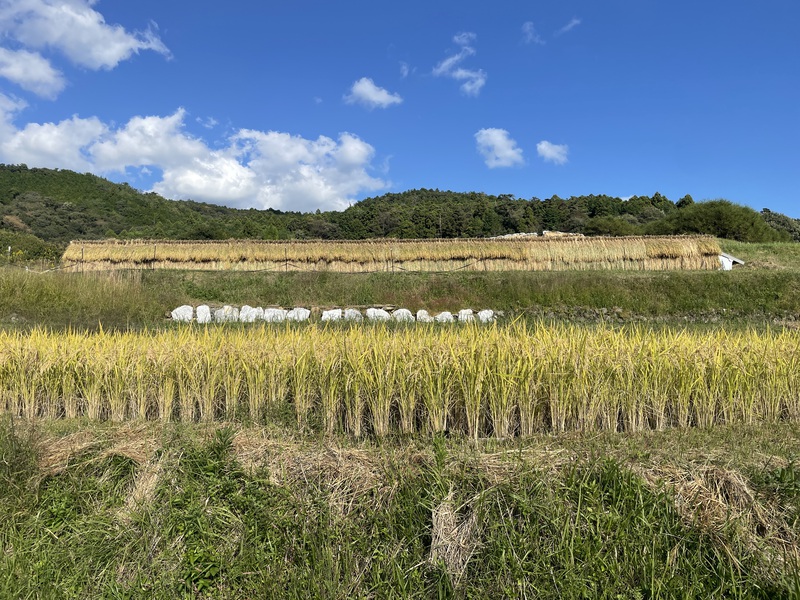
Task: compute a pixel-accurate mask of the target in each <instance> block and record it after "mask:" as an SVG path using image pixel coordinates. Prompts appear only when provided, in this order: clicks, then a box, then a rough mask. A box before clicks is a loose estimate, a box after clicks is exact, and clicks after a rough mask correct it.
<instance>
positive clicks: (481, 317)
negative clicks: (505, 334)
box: [478, 308, 494, 323]
mask: <svg viewBox="0 0 800 600" xmlns="http://www.w3.org/2000/svg"><path fill="white" fill-rule="evenodd" d="M478 321H480V322H481V323H491V322H492V321H494V311H493V310H489V309H488V308H487V309H485V310H481V311H478Z"/></svg>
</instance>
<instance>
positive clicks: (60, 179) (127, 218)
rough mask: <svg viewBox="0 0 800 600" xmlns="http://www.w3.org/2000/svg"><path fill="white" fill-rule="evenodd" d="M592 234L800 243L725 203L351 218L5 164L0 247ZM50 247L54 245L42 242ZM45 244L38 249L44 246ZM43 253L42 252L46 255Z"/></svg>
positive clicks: (579, 203) (443, 209) (425, 195)
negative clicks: (206, 199)
mask: <svg viewBox="0 0 800 600" xmlns="http://www.w3.org/2000/svg"><path fill="white" fill-rule="evenodd" d="M543 229H547V230H553V231H570V232H580V233H585V234H587V235H602V234H605V235H632V234H675V233H697V232H700V233H709V234H712V235H717V236H719V237H726V238H731V239H737V240H741V241H772V240H789V239H794V240H796V241H800V221H798V220H796V219H791V218H789V217H787V216H785V215H781V214H779V213H775V212H771V211H769V210H767V209H765V210H763V211H762V212H761V213H757V212H755V211H754V210H752V209H750V208H746V207H743V206H738V205H735V204H731V203H729V202H726V201H724V200H719V201H712V202H699V203H695V202H694V201H693V200H692V198H691V196H685V197H683V198H681V199H679V200H677V201H672V200H670V199H668V198H666V197H664V196H662V195H661V194H659V193H655V194H654V195H653V196H634V197H632V198H629V199H627V200H621V199H620V198H615V197H610V196H603V195H601V196H594V195H592V196H579V197H572V198H568V199H562V198H559V197H558V196H553V197H552V198H547V199H544V200H540V199H538V198H532V199H529V200H525V199H517V198H514V197H513V196H510V195H500V196H491V195H487V194H483V193H477V192H470V193H459V192H450V191H439V190H428V189H420V190H411V191H407V192H403V193H399V194H385V195H383V196H380V197H376V198H367V199H365V200H362V201H360V202H357V203H355V204H353V205H352V206H351V207H349V208H348V209H346V210H344V211H341V212H317V213H298V212H281V211H276V210H272V209H268V210H255V209H248V210H240V209H233V208H227V207H223V206H218V205H214V204H205V203H201V202H191V201H173V200H166V199H164V198H162V197H161V196H159V195H158V194H155V193H142V192H139V191H138V190H135V189H134V188H132V187H130V186H129V185H127V184H116V183H112V182H110V181H108V180H106V179H103V178H101V177H97V176H95V175H91V174H88V173H87V174H79V173H74V172H72V171H65V170H57V169H56V170H53V169H35V168H31V169H29V168H27V167H26V166H24V165H0V244H2V247H3V248H5V246H6V245H12V246H14V247H15V248H23V249H24V250H23V251H24V252H25V253H27V254H28V255H29V256H34V255H37V254H41V253H42V252H43V250H42V248H45V247H48V248H50V249H51V253H52V252H54V251H55V250H56V249H58V248H60V247H63V246H64V245H65V244H66V243H67V242H68V241H69V240H72V239H99V238H107V237H120V238H172V239H228V238H260V239H293V238H294V239H305V238H323V239H363V238H374V237H404V238H430V237H485V236H494V235H502V234H507V233H517V232H522V231H542V230H543ZM42 243H44V245H42ZM37 244H38V246H37ZM37 248H38V249H37Z"/></svg>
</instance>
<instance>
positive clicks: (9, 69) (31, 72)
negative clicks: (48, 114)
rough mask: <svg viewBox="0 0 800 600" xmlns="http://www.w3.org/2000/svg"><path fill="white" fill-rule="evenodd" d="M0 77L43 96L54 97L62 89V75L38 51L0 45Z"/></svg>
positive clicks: (63, 84)
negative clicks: (12, 48)
mask: <svg viewBox="0 0 800 600" xmlns="http://www.w3.org/2000/svg"><path fill="white" fill-rule="evenodd" d="M0 77H5V78H6V79H8V80H9V81H12V82H14V83H16V84H17V85H18V86H20V87H21V88H22V89H24V90H28V91H29V92H33V93H34V94H36V95H37V96H42V97H44V98H55V97H56V96H57V95H58V94H59V92H61V90H63V89H64V86H65V85H66V82H65V80H64V76H63V75H62V74H61V73H60V72H59V71H58V70H56V69H54V68H53V66H52V65H51V64H50V61H48V60H47V59H46V58H44V57H43V56H42V55H41V54H39V53H38V52H29V51H28V50H8V49H7V48H2V47H0Z"/></svg>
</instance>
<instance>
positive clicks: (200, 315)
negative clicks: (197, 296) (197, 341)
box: [197, 304, 211, 323]
mask: <svg viewBox="0 0 800 600" xmlns="http://www.w3.org/2000/svg"><path fill="white" fill-rule="evenodd" d="M197 322H198V323H211V309H210V308H209V307H208V304H201V305H200V306H198V307H197Z"/></svg>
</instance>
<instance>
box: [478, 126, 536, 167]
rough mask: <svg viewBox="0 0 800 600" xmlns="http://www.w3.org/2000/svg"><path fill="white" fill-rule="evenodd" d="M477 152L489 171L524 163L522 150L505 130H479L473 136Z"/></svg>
mask: <svg viewBox="0 0 800 600" xmlns="http://www.w3.org/2000/svg"><path fill="white" fill-rule="evenodd" d="M475 141H476V142H477V145H478V152H480V154H481V156H483V159H484V162H485V163H486V166H487V167H489V168H490V169H494V168H496V167H513V166H515V165H521V164H523V163H524V162H525V160H524V159H523V157H522V148H520V147H519V146H517V142H515V141H514V140H513V139H512V138H511V136H510V135H509V133H508V131H506V130H505V129H497V128H493V127H492V128H487V129H481V130H480V131H478V132H477V133H476V134H475Z"/></svg>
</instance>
